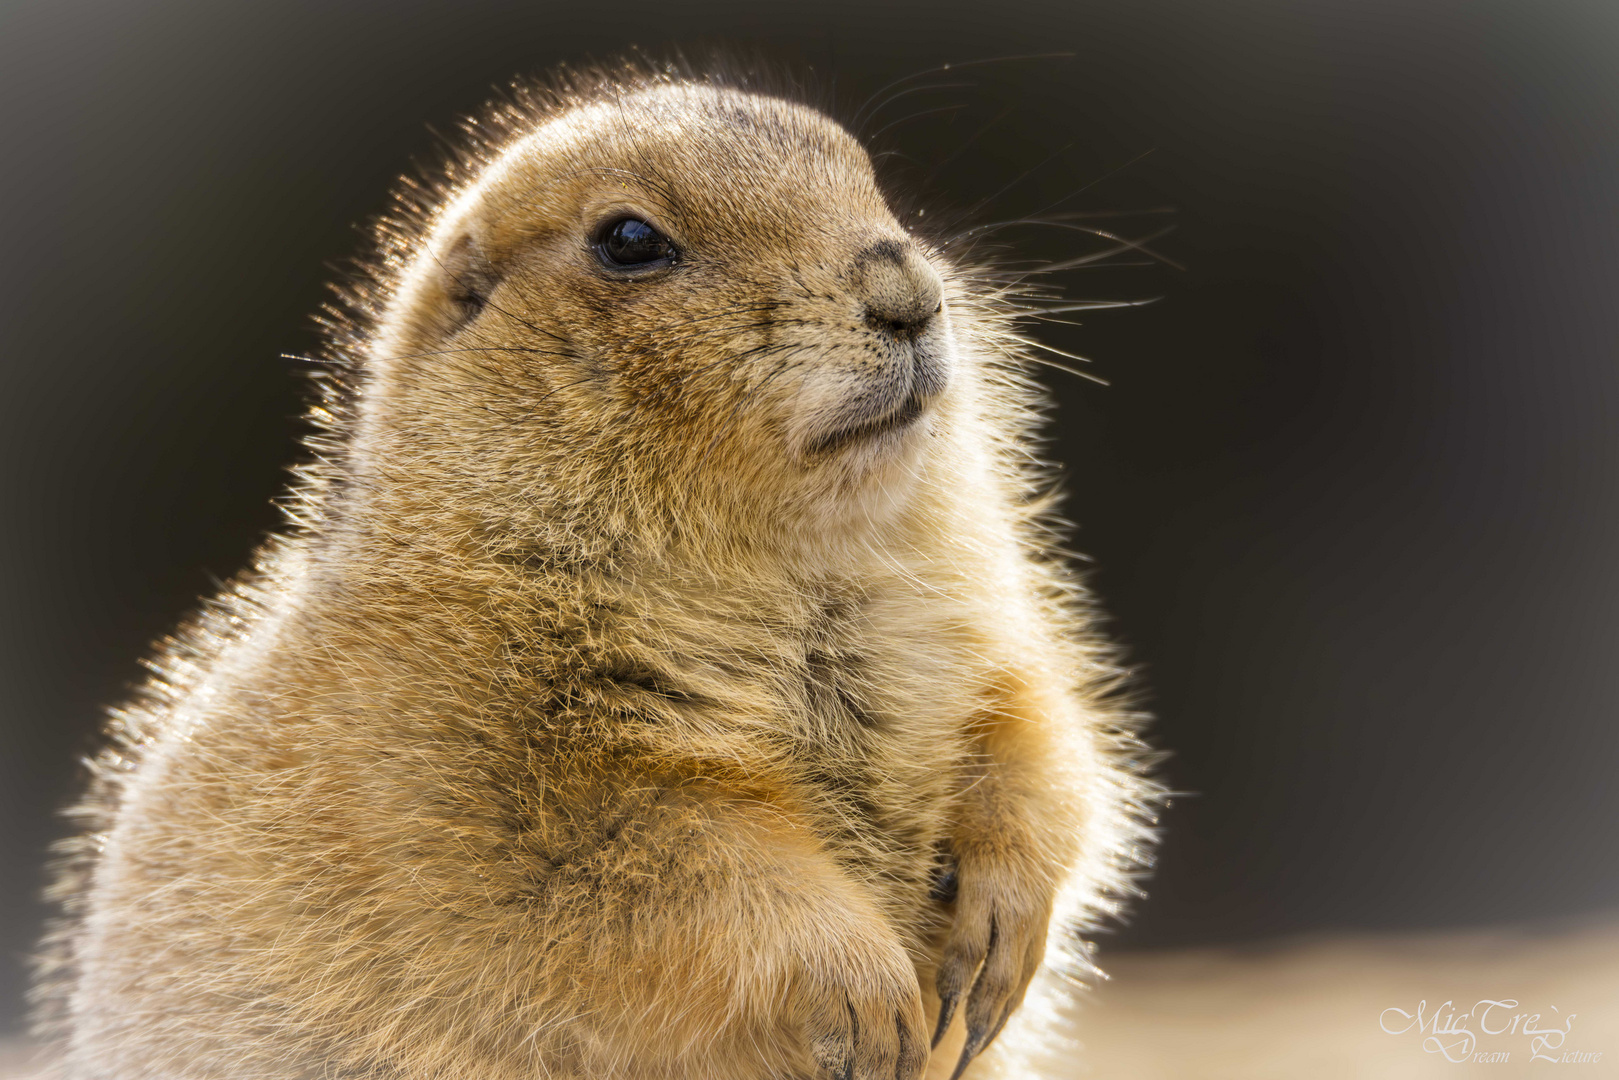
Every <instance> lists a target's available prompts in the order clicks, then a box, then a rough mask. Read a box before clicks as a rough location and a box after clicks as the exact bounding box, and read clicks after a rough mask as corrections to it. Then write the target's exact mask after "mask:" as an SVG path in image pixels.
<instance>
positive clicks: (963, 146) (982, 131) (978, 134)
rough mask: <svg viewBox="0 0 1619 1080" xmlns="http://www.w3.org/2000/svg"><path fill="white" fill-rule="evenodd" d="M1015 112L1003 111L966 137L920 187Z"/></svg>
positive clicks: (932, 170)
mask: <svg viewBox="0 0 1619 1080" xmlns="http://www.w3.org/2000/svg"><path fill="white" fill-rule="evenodd" d="M1016 111H1017V110H1016V109H1007V110H1005V111H1004V112H1002V113H1001V114H1000V115H999V116H997V117H995V118H994V119H993V120H991V121H990V122H989V123H987V124H985V125H983V126H982V127H980V128H979V129H978V130H977V131H975V132H973V133H972V134H971V135H969V136H967V138H966V141H964V142H962V143H960V144H958V145H957V146H956V148H955V149H954V150H952V151H951V152H950V155H949V156H948V157H946V158H945V159H944V160H943V161H941V162H939V163H938V164H936V165H934V166H933V168H932V169H930V170H929V171H928V173H927V175H926V176H924V177H923V178H922V186H923V187H926V186H928V185H929V184H931V183H933V179H934V177H936V176H938V175H939V171H940V170H941V169H943V168H944V167H945V166H946V165H948V164H950V163H951V162H952V161H955V160H956V159H957V158H959V157H960V156H961V155H962V154H964V153H966V151H967V148H968V147H969V146H971V145H972V144H973V143H975V142H977V141H978V140H979V139H980V138H982V137H983V136H984V135H986V134H988V133H989V131H990V130H991V129H992V128H993V127H994V126H995V125H996V124H999V123H1000V122H1001V121H1002V120H1005V119H1006V118H1007V117H1008V116H1011V115H1012V114H1013V113H1014V112H1016Z"/></svg>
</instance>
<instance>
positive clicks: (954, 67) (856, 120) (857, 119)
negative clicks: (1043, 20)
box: [849, 52, 1075, 130]
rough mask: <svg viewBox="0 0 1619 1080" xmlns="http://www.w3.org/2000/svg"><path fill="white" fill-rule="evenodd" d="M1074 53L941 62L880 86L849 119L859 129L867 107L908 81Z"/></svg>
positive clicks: (851, 125) (852, 125)
mask: <svg viewBox="0 0 1619 1080" xmlns="http://www.w3.org/2000/svg"><path fill="white" fill-rule="evenodd" d="M1074 55H1075V54H1074V53H1071V52H1053V53H1024V54H1022V55H1019V56H991V57H986V58H985V59H982V60H966V61H963V62H961V63H952V64H941V65H939V66H938V67H933V68H928V69H927V70H925V71H915V72H912V73H911V74H909V75H906V76H904V77H902V78H898V79H895V80H894V81H893V82H891V83H888V84H886V85H885V86H881V87H879V88H878V89H877V92H876V93H874V94H872V95H871V96H870V97H868V98H867V99H866V100H865V101H864V102H863V103H862V104H861V106H860V108H858V109H856V110H855V114H854V117H853V119H851V120H850V121H849V126H850V127H851V128H853V129H855V130H859V128H860V125H861V123H862V122H863V121H862V119H861V118H862V117H863V116H864V115H865V112H866V109H867V107H868V106H870V105H871V103H872V102H874V101H876V100H877V99H878V98H880V97H882V96H883V95H884V94H886V93H888V91H890V90H892V89H894V88H895V87H897V86H904V85H905V84H906V83H908V82H914V81H915V80H917V79H925V78H927V77H928V76H929V75H938V74H941V73H943V72H946V71H960V70H961V69H962V68H970V67H983V66H984V65H986V64H1006V63H1012V62H1015V61H1021V60H1067V59H1072V58H1073V56H1074Z"/></svg>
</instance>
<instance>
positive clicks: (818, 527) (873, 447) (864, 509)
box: [802, 409, 934, 540]
mask: <svg viewBox="0 0 1619 1080" xmlns="http://www.w3.org/2000/svg"><path fill="white" fill-rule="evenodd" d="M933 423H934V415H933V411H932V410H931V409H924V410H923V411H922V412H921V413H920V415H918V416H917V417H916V418H914V419H912V420H910V421H909V422H907V423H905V424H903V425H896V426H891V427H885V428H883V429H882V430H880V431H872V432H869V433H867V434H863V435H861V436H860V437H859V438H856V439H851V440H847V441H844V442H843V443H841V444H840V445H839V446H838V447H837V448H836V449H834V450H831V451H829V452H826V453H823V454H818V455H816V457H815V459H814V460H813V461H810V462H806V463H805V474H804V476H805V479H806V480H807V481H808V488H809V497H808V498H807V499H806V500H805V501H804V503H803V504H802V505H803V506H804V511H805V513H804V517H805V518H806V519H807V520H804V521H803V522H802V525H803V526H804V527H806V528H809V529H813V530H814V532H815V534H817V535H819V536H822V537H826V538H829V539H830V538H834V537H843V538H846V539H849V540H857V539H859V538H860V537H861V536H863V535H866V534H869V533H870V532H871V531H872V530H874V529H875V530H881V529H884V528H886V527H888V526H891V525H893V524H894V523H896V522H897V521H898V520H900V519H901V518H902V517H903V516H904V515H905V512H906V510H907V509H908V508H909V507H910V506H911V504H912V502H913V500H914V496H915V494H916V491H917V488H918V487H919V486H920V484H921V482H922V479H923V477H924V475H925V473H926V471H927V463H928V451H929V449H930V447H931V445H932V444H933V442H934V438H933Z"/></svg>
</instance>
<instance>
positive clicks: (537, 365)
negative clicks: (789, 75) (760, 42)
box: [372, 85, 957, 516]
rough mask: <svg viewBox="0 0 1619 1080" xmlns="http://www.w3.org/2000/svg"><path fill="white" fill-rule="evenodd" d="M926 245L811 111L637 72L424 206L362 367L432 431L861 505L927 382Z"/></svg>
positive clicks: (938, 366)
mask: <svg viewBox="0 0 1619 1080" xmlns="http://www.w3.org/2000/svg"><path fill="white" fill-rule="evenodd" d="M941 270H942V264H941V263H938V262H937V260H936V259H935V258H933V257H931V256H930V253H929V252H928V251H926V250H925V249H924V248H923V247H922V246H921V245H920V244H919V243H918V241H916V240H915V239H914V238H913V237H912V236H911V235H910V234H909V233H908V232H907V231H906V230H905V229H904V228H903V227H902V226H901V225H900V224H899V222H898V221H896V220H895V218H894V216H893V214H892V212H891V211H890V210H889V208H888V205H887V203H886V202H885V201H884V199H883V197H882V195H881V194H880V193H879V191H878V189H877V186H876V183H875V180H874V178H873V174H872V168H871V162H870V159H869V157H868V156H867V154H866V152H865V150H864V149H863V148H862V147H861V146H860V145H859V144H858V143H857V142H856V141H855V140H854V139H853V138H851V137H850V136H849V135H848V134H847V133H846V132H845V131H844V130H843V129H842V128H840V127H838V126H837V125H836V124H835V123H833V122H832V121H831V120H829V119H827V118H826V117H825V116H823V115H821V114H819V113H817V112H815V111H814V110H811V109H808V108H805V107H802V106H798V105H794V104H790V103H788V102H785V101H780V100H776V99H771V98H763V97H757V96H753V95H749V94H745V93H741V92H737V91H729V90H720V89H715V88H712V87H707V86H696V85H672V86H664V87H657V88H653V89H649V90H644V91H640V92H638V93H635V94H633V95H630V96H627V97H625V98H623V99H621V100H616V101H611V100H610V101H606V102H598V103H595V104H591V105H587V106H584V107H581V108H577V109H575V110H572V111H570V112H566V113H563V114H561V115H559V116H558V117H556V118H555V119H553V120H551V121H549V122H547V123H545V124H543V125H542V126H541V127H539V128H538V129H537V130H536V131H534V132H533V133H532V134H530V135H528V136H527V137H525V138H523V139H521V140H520V141H518V142H516V143H514V144H513V145H511V146H510V147H509V148H508V149H507V150H506V151H505V152H504V154H502V156H501V157H499V158H498V159H496V160H495V161H494V162H493V163H491V164H490V165H489V166H488V168H487V169H486V170H485V172H484V173H483V175H482V176H481V177H479V178H478V179H477V181H476V182H475V183H473V184H472V185H471V186H470V187H469V188H468V189H467V190H466V191H465V192H464V193H463V194H462V195H461V196H460V197H459V198H458V199H457V200H456V201H455V202H454V203H452V204H451V205H450V206H449V207H448V208H447V209H446V211H445V213H444V214H443V216H442V218H441V220H440V221H439V222H438V223H437V225H436V226H435V228H434V231H433V233H432V235H431V237H430V239H429V240H428V242H427V249H426V250H424V251H423V252H422V253H421V254H420V255H419V256H418V258H417V261H416V263H415V264H414V265H413V266H412V267H411V269H410V270H409V271H408V272H407V274H406V276H405V278H404V280H403V281H402V283H401V289H400V291H399V294H398V299H397V300H396V301H395V305H394V308H393V310H392V311H391V312H390V313H389V314H387V315H386V316H385V318H384V323H383V329H384V333H383V334H382V335H381V339H380V341H379V345H378V351H377V353H376V356H377V357H378V360H377V362H376V363H377V367H378V369H379V374H378V376H377V377H376V378H374V380H373V383H372V387H373V390H372V393H373V394H375V395H377V396H380V397H381V398H383V399H384V400H386V401H388V402H389V403H390V404H389V405H388V406H387V408H389V409H391V410H396V411H399V415H400V416H404V415H405V414H409V416H410V420H409V421H408V422H409V423H410V424H412V425H413V426H414V425H425V426H429V427H430V426H431V425H433V424H440V425H445V426H446V427H447V428H448V429H449V430H446V431H445V435H446V437H457V438H467V439H476V440H478V441H480V442H484V441H487V440H490V439H495V438H498V432H496V431H495V430H494V429H493V428H491V427H490V425H489V422H488V421H489V417H491V416H496V417H502V418H505V423H506V424H507V431H506V437H507V440H508V441H511V440H516V441H517V442H518V443H521V442H522V440H524V439H526V438H532V439H535V440H541V441H546V442H547V443H548V445H550V446H551V448H552V449H553V450H560V451H562V452H564V453H571V454H578V455H606V456H608V457H613V458H615V459H616V460H618V461H620V462H621V463H622V464H623V465H624V467H625V468H634V469H635V470H636V471H637V472H638V473H639V474H640V475H643V476H649V475H657V476H659V477H662V478H663V479H664V480H665V481H666V482H671V483H675V484H679V485H682V486H684V487H687V488H690V489H692V490H696V489H704V488H714V489H715V490H716V491H718V490H729V491H731V492H732V493H733V494H739V495H740V494H745V495H746V497H747V500H748V501H749V502H750V504H752V505H758V506H760V508H761V509H763V508H764V504H765V503H774V504H776V505H775V507H774V508H775V510H776V511H777V512H779V511H780V509H781V502H782V500H783V499H786V500H787V502H788V503H792V504H796V505H798V506H800V507H803V506H805V505H807V504H808V503H820V504H823V505H822V507H821V510H819V511H817V512H822V511H824V504H825V502H826V500H827V497H828V496H833V495H835V496H836V497H838V498H849V499H853V500H854V501H856V502H860V503H862V505H861V507H860V512H861V513H863V514H866V515H868V516H869V515H870V514H871V513H872V512H873V507H874V505H875V504H873V503H872V502H871V498H872V492H873V491H874V490H876V491H880V492H881V493H883V494H880V495H878V497H877V501H878V502H879V503H881V502H883V501H884V500H888V501H889V502H891V501H892V500H893V499H894V498H902V493H901V492H900V491H898V490H897V489H898V488H901V487H904V486H905V483H906V478H907V477H909V476H911V475H913V474H914V473H915V471H916V470H915V466H916V462H917V459H918V457H919V455H921V454H922V453H923V452H924V451H925V445H926V442H927V440H928V435H929V432H930V429H931V428H932V427H933V426H934V425H935V424H936V423H937V422H938V419H939V418H938V416H937V415H936V414H937V413H938V408H939V405H940V402H941V399H942V398H944V397H945V396H946V395H947V393H948V391H949V389H950V387H951V381H952V369H953V367H954V366H955V364H956V363H957V359H956V356H955V350H954V347H953V342H952V337H951V331H950V326H949V319H950V310H949V297H948V292H949V289H948V284H947V281H946V280H945V278H944V276H943V275H942V273H941ZM462 406H464V409H461V407H462ZM474 406H476V408H474ZM458 409H459V410H460V411H458ZM401 410H402V411H401ZM475 413H477V414H478V415H474V414H475ZM429 434H430V433H429ZM508 456H509V455H508ZM767 493H768V494H767ZM761 499H762V500H763V502H761Z"/></svg>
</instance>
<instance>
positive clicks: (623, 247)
mask: <svg viewBox="0 0 1619 1080" xmlns="http://www.w3.org/2000/svg"><path fill="white" fill-rule="evenodd" d="M594 246H595V248H596V258H597V259H599V260H600V261H601V264H602V265H603V266H605V267H607V268H608V269H610V270H651V269H655V268H657V267H660V266H668V265H669V264H670V263H673V262H674V261H675V257H676V256H677V255H679V251H678V250H677V249H676V248H675V245H674V243H673V242H672V241H671V240H670V239H669V238H668V237H667V236H665V235H663V234H662V233H661V232H659V231H658V230H657V229H655V228H653V227H652V226H651V225H648V224H647V223H646V222H644V221H642V220H641V219H640V218H634V217H621V218H612V219H610V220H608V221H606V222H603V223H602V225H601V227H600V228H598V229H597V230H596V239H595V244H594Z"/></svg>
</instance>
